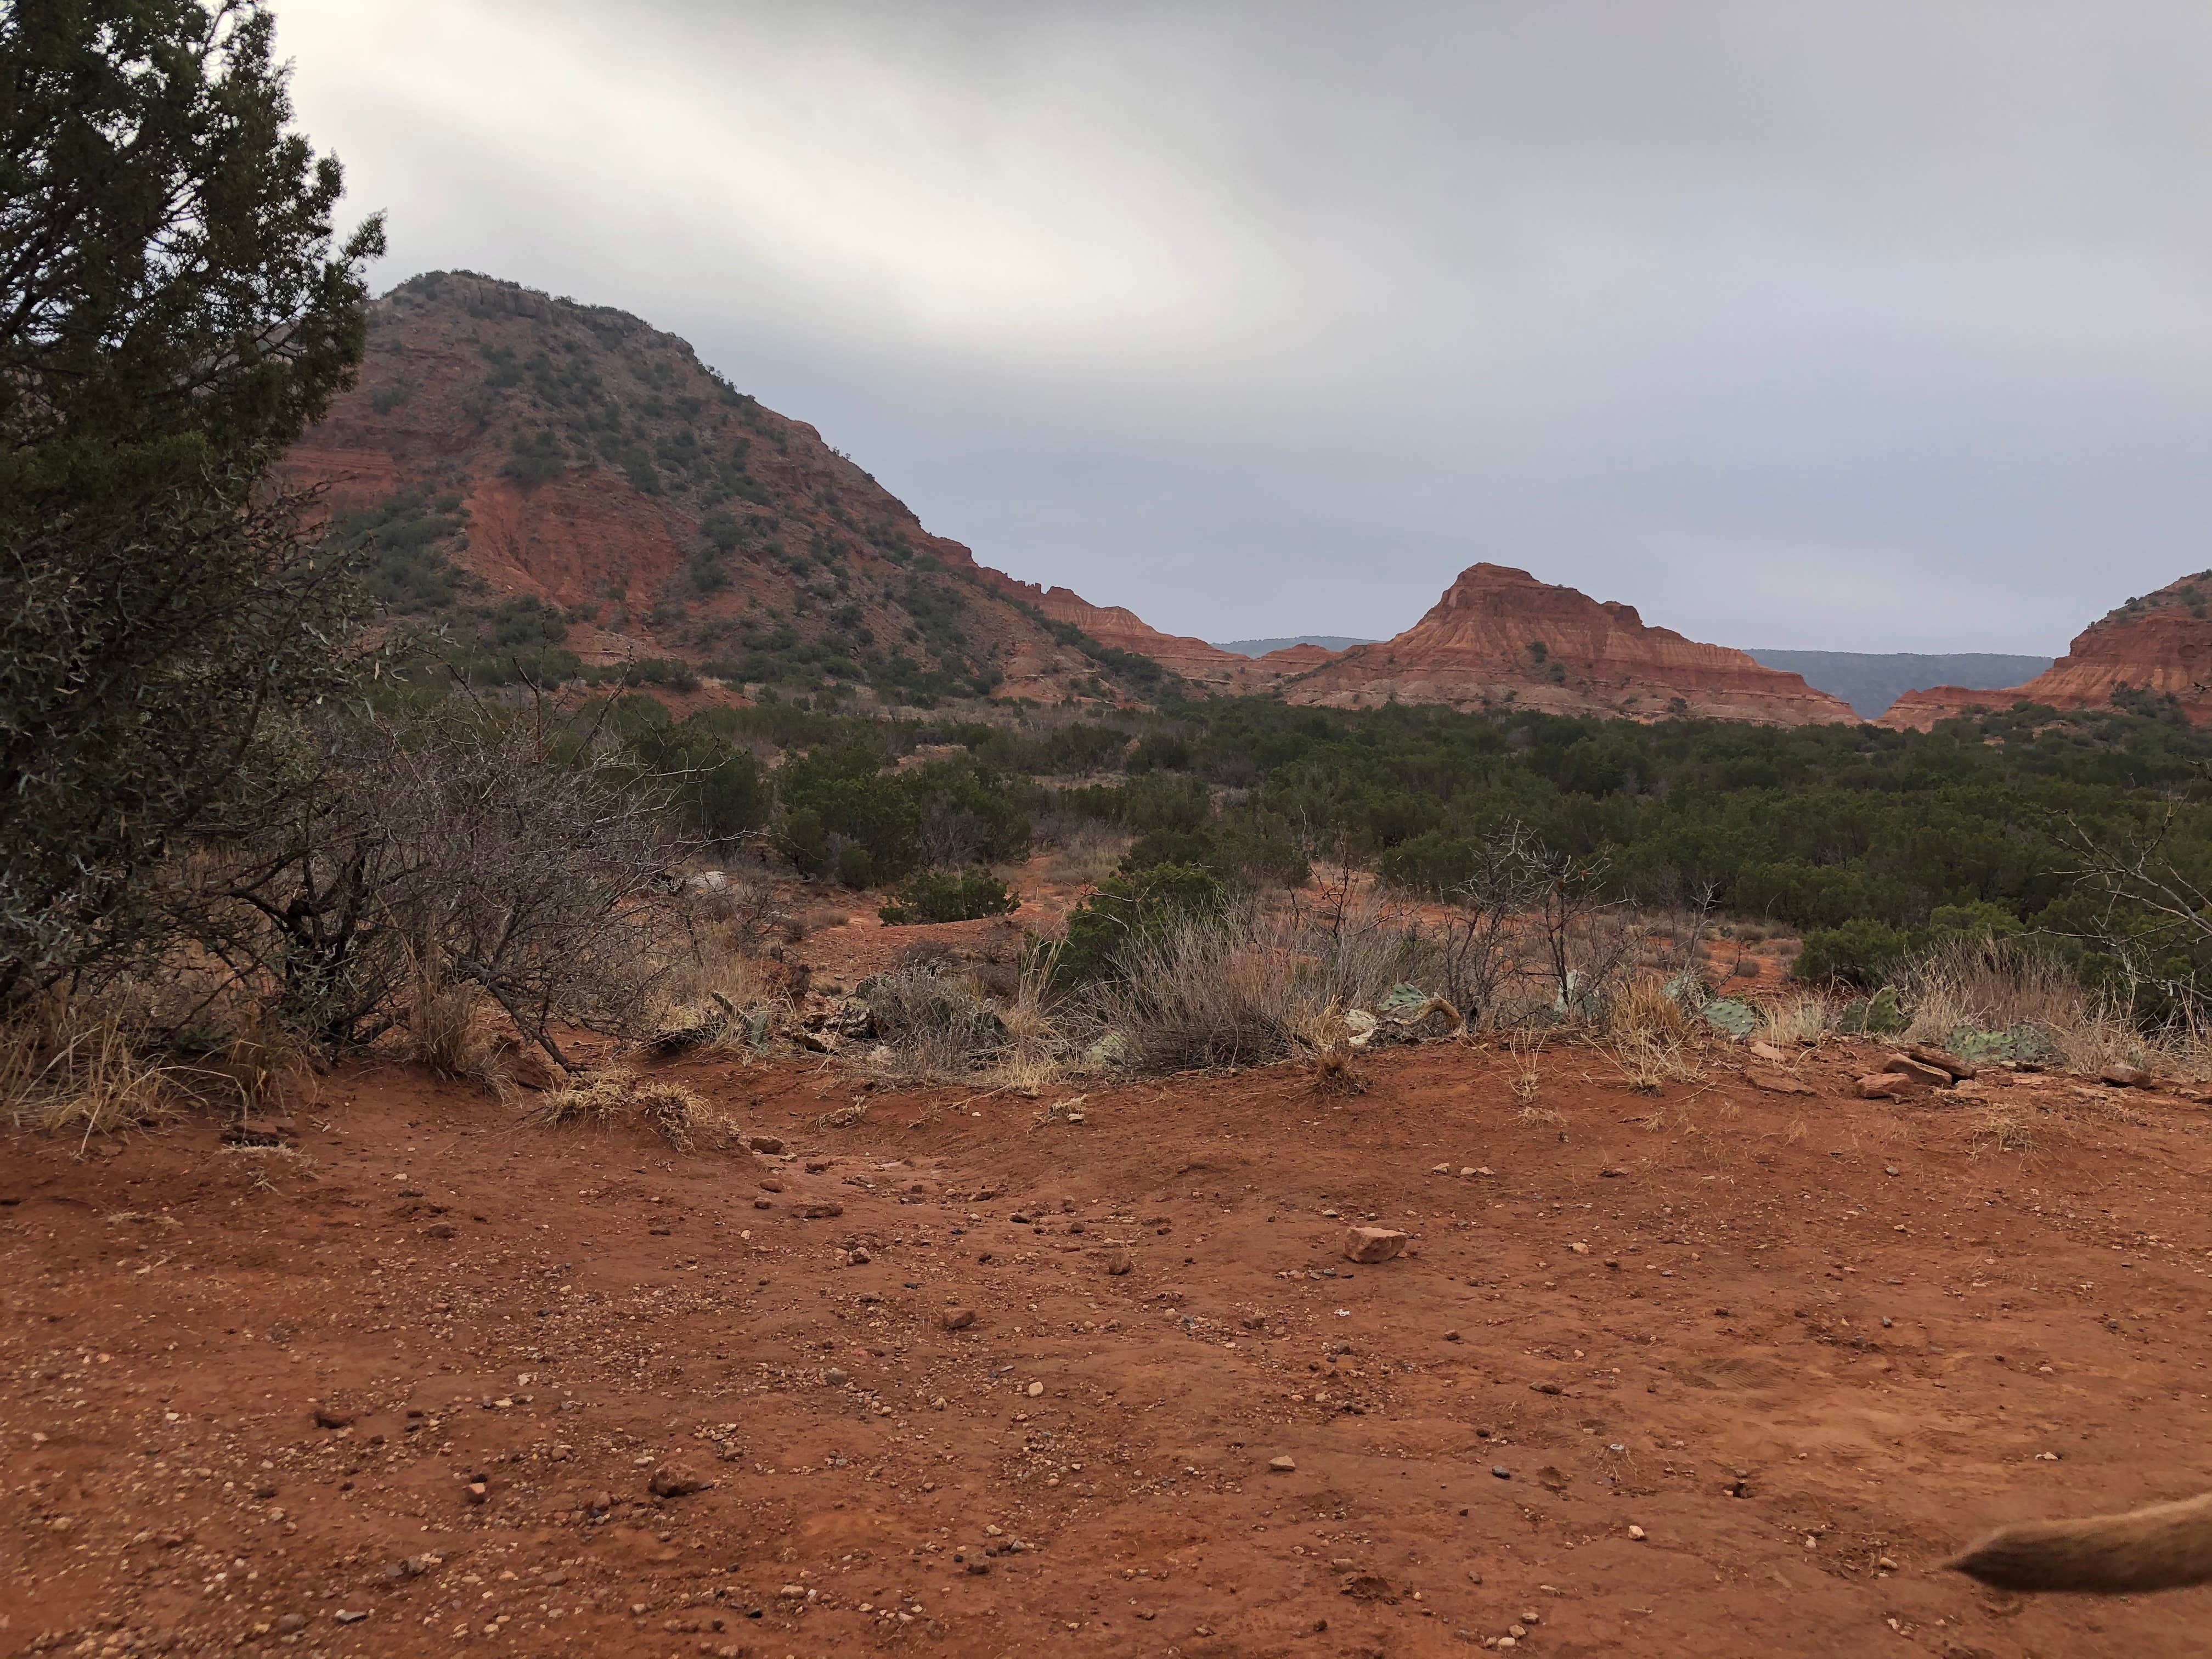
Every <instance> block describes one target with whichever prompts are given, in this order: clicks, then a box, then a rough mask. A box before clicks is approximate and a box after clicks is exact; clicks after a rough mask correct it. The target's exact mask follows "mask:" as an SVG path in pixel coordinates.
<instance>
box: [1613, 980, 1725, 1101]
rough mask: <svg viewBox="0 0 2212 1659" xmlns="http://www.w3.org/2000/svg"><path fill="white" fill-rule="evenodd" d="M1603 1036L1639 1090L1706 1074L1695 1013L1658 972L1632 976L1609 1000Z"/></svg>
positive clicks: (1643, 1091)
mask: <svg viewBox="0 0 2212 1659" xmlns="http://www.w3.org/2000/svg"><path fill="white" fill-rule="evenodd" d="M1601 1045H1602V1047H1603V1048H1604V1050H1605V1052H1606V1053H1607V1054H1609V1055H1611V1056H1612V1059H1613V1064H1614V1065H1616V1066H1619V1067H1620V1073H1621V1075H1622V1076H1623V1077H1625V1078H1626V1079H1628V1082H1629V1086H1630V1087H1632V1088H1633V1089H1634V1090H1635V1091H1637V1092H1638V1094H1656V1093H1657V1092H1658V1091H1659V1089H1660V1087H1661V1085H1664V1084H1668V1083H1687V1082H1693V1081H1695V1080H1696V1079H1699V1078H1700V1077H1702V1076H1704V1075H1705V1059H1704V1055H1703V1053H1702V1050H1701V1048H1700V1046H1699V1040H1698V1036H1697V1034H1696V1031H1695V1029H1694V1028H1693V1027H1692V1024H1691V1021H1690V1018H1689V1016H1688V1015H1687V1014H1686V1013H1685V1012H1683V1010H1682V1005H1681V1003H1680V1001H1679V1000H1677V999H1676V998H1674V997H1673V996H1671V995H1669V994H1668V991H1667V986H1666V981H1664V980H1662V979H1660V978H1658V977H1656V975H1647V976H1645V977H1644V978H1641V979H1637V980H1633V981H1630V982H1629V984H1628V985H1627V986H1626V987H1625V988H1624V989H1623V990H1622V991H1621V992H1620V994H1618V995H1617V996H1615V997H1613V999H1612V1000H1611V1001H1610V1002H1609V1003H1608V1004H1607V1007H1606V1011H1605V1024H1604V1026H1603V1028H1602V1035H1601Z"/></svg>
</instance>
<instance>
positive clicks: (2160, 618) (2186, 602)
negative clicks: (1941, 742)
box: [1877, 572, 2212, 732]
mask: <svg viewBox="0 0 2212 1659" xmlns="http://www.w3.org/2000/svg"><path fill="white" fill-rule="evenodd" d="M2131 696H2148V697H2154V698H2160V699H2165V698H2171V699H2172V702H2173V704H2174V706H2175V707H2178V708H2179V709H2180V710H2181V712H2182V714H2184V715H2185V716H2186V717H2187V719H2188V720H2189V722H2190V724H2191V725H2192V726H2209V725H2212V572H2199V573H2198V574H2196V575H2193V576H2184V577H2182V578H2181V579H2180V580H2178V581H2173V582H2169V583H2168V584H2167V585H2166V586H2164V587H2161V588H2160V589H2159V590H2158V592H2155V593H2148V594H2144V595H2142V597H2140V598H2137V599H2130V600H2129V601H2128V602H2127V603H2126V604H2125V605H2121V606H2119V607H2118V609H2116V610H2113V611H2108V612H2107V613H2106V615H2105V616H2103V617H2100V618H2099V619H2098V620H2097V621H2095V622H2093V623H2090V624H2089V626H2088V627H2087V628H2086V629H2083V630H2082V631H2081V633H2080V634H2078V635H2075V639H2074V642H2073V644H2072V645H2070V646H2069V647H2067V651H2066V654H2065V655H2064V656H2063V657H2061V658H2060V659H2058V660H2057V662H2055V663H2053V664H2051V666H2050V667H2049V668H2048V669H2047V670H2045V671H2044V672H2042V673H2040V674H2038V675H2037V676H2036V677H2035V678H2033V679H2031V680H2028V681H2027V682H2026V683H2024V684H2020V685H2015V686H2008V687H2006V688H2005V689H2003V690H1995V691H1978V690H1971V689H1969V688H1967V687H1965V686H1959V685H1938V686H1934V687H1931V688H1930V689H1929V690H1924V691H1908V692H1906V693H1905V695H1904V696H1901V697H1899V699H1898V700H1897V701H1896V702H1894V703H1893V704H1891V705H1890V708H1889V710H1888V712H1887V714H1883V715H1882V717H1881V720H1879V721H1878V722H1877V724H1879V725H1881V726H1887V727H1889V728H1890V729H1891V730H1892V731H1897V732H1915V731H1917V732H1925V731H1927V730H1929V728H1930V727H1931V726H1935V724H1936V722H1937V721H1938V720H1953V719H1956V718H1958V717H1959V716H1960V715H1963V714H1969V713H1971V712H1972V711H1974V710H1977V709H1985V710H1996V709H2005V708H2011V707H2012V706H2013V705H2014V704H2015V703H2017V702H2032V703H2042V704H2045V705H2047V706H2048V707H2050V708H2059V709H2075V708H2115V707H2118V706H2119V705H2120V703H2121V702H2123V700H2126V699H2130V697H2131Z"/></svg>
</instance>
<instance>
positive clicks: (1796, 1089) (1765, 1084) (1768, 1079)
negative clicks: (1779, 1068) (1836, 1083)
mask: <svg viewBox="0 0 2212 1659" xmlns="http://www.w3.org/2000/svg"><path fill="white" fill-rule="evenodd" d="M1743 1075H1744V1080H1745V1081H1746V1082H1747V1083H1749V1084H1750V1085H1751V1086H1752V1087H1753V1088H1754V1089H1764V1090H1765V1091H1766V1092H1767V1093H1768V1094H1770V1095H1809V1094H1811V1093H1812V1092H1813V1085H1811V1084H1809V1083H1800V1082H1799V1081H1798V1080H1797V1079H1796V1078H1794V1077H1791V1076H1790V1074H1789V1073H1786V1072H1767V1071H1761V1070H1759V1069H1758V1068H1757V1067H1755V1066H1754V1067H1753V1068H1752V1069H1751V1070H1749V1071H1747V1072H1746V1073H1744V1074H1743Z"/></svg>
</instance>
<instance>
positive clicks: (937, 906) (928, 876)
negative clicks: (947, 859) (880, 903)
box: [876, 870, 1022, 927]
mask: <svg viewBox="0 0 2212 1659" xmlns="http://www.w3.org/2000/svg"><path fill="white" fill-rule="evenodd" d="M1021 903H1022V901H1021V896H1020V895H1018V894H1017V893H1016V892H1014V891H1013V890H1012V889H1011V888H1009V887H1008V886H1007V885H1006V883H1004V882H1003V881H1000V879H999V878H997V877H996V876H994V875H993V874H992V873H991V872H989V871H988V870H969V871H964V872H961V873H960V874H958V875H948V874H946V873H945V872H942V871H938V870H924V871H922V872H921V873H919V874H918V875H914V876H910V877H908V878H907V883H906V885H904V886H903V887H902V888H900V889H899V890H898V892H897V894H896V896H894V897H893V898H892V900H891V901H890V903H888V904H886V905H884V908H882V909H880V910H878V911H877V912H876V914H877V915H879V916H881V917H882V918H883V921H884V926H885V927H908V926H911V925H912V924H914V923H915V922H930V921H975V920H976V919H977V918H978V917H981V916H1003V915H1007V914H1008V913H1009V912H1011V911H1014V910H1018V909H1019V908H1021Z"/></svg>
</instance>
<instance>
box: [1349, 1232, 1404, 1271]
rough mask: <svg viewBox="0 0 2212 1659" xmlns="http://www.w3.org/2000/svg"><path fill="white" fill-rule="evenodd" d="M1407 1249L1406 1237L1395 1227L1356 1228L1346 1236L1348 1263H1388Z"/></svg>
mask: <svg viewBox="0 0 2212 1659" xmlns="http://www.w3.org/2000/svg"><path fill="white" fill-rule="evenodd" d="M1405 1248H1406V1235H1405V1234H1404V1233H1401V1232H1400V1231H1398V1230H1397V1229H1396V1228H1395V1227H1354V1228H1352V1230H1351V1231H1349V1232H1347V1233H1346V1234H1345V1236H1344V1255H1345V1259H1346V1261H1360V1262H1370V1263H1371V1262H1376V1261H1389V1260H1391V1259H1392V1258H1393V1257H1394V1256H1396V1255H1399V1254H1400V1253H1401V1251H1403V1250H1404V1249H1405Z"/></svg>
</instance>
